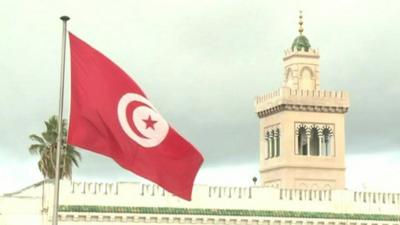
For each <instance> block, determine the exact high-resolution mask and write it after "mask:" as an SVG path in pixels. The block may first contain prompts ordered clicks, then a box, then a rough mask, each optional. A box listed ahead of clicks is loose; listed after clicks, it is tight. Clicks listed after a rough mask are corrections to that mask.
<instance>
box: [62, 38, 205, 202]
mask: <svg viewBox="0 0 400 225" xmlns="http://www.w3.org/2000/svg"><path fill="white" fill-rule="evenodd" d="M69 40H70V46H71V77H72V78H71V114H70V125H69V133H68V143H69V144H71V145H75V146H78V147H81V148H85V149H88V150H90V151H93V152H96V153H99V154H102V155H106V156H108V157H111V158H112V159H114V160H115V161H116V162H117V163H118V164H119V165H120V166H122V167H123V168H125V169H127V170H130V171H132V172H134V173H136V174H137V175H139V176H142V177H144V178H147V179H149V180H151V181H153V182H155V183H157V184H158V185H160V186H161V187H163V188H164V189H166V190H167V191H169V192H171V193H173V194H175V195H177V196H179V197H181V198H184V199H186V200H191V195H192V188H193V182H194V179H195V177H196V174H197V172H198V170H199V168H200V166H201V164H202V163H203V156H202V155H201V154H200V153H199V151H197V149H196V148H195V147H194V146H193V145H192V144H190V143H189V142H188V141H186V140H185V139H184V138H183V137H182V136H181V135H179V134H178V133H177V132H176V131H175V130H174V129H173V128H172V127H171V126H170V125H169V124H168V123H167V122H166V121H165V119H164V118H163V117H162V116H161V114H160V113H159V112H158V111H157V109H156V108H155V107H154V106H153V105H152V104H151V103H150V102H149V100H148V99H147V98H146V95H145V94H144V93H143V91H142V90H141V89H140V87H139V86H138V85H137V84H136V83H135V82H134V81H133V80H132V79H131V78H130V77H129V76H128V75H127V74H126V73H125V72H124V71H122V69H121V68H119V67H118V66H117V65H115V64H114V63H113V62H112V61H111V60H109V59H108V58H107V57H105V56H104V55H103V54H101V53H100V52H98V51H97V50H96V49H94V48H92V47H91V46H89V45H88V44H86V43H85V42H83V41H82V40H80V39H79V38H77V37H76V36H75V35H73V34H72V33H69Z"/></svg>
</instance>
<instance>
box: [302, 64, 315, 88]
mask: <svg viewBox="0 0 400 225" xmlns="http://www.w3.org/2000/svg"><path fill="white" fill-rule="evenodd" d="M299 89H301V90H315V76H314V73H313V72H312V70H311V69H310V68H309V67H307V66H305V67H303V68H302V69H301V72H300V79H299Z"/></svg>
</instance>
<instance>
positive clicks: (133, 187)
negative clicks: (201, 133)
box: [46, 181, 400, 214]
mask: <svg viewBox="0 0 400 225" xmlns="http://www.w3.org/2000/svg"><path fill="white" fill-rule="evenodd" d="M47 185H51V184H47ZM60 187H61V189H60V193H61V194H60V204H61V205H97V206H102V205H104V206H131V207H172V208H174V207H179V208H182V207H184V208H214V209H252V210H285V211H308V212H332V213H363V214H369V213H374V214H397V213H398V212H400V193H380V192H354V191H349V190H300V189H278V188H269V187H258V186H254V187H226V186H206V185H195V187H194V189H193V196H192V201H191V202H188V201H185V200H182V199H180V198H178V197H175V196H173V195H172V194H170V193H169V192H166V191H165V190H164V189H162V188H160V187H159V186H157V185H153V184H140V183H122V182H121V183H88V182H82V183H79V182H70V181H62V182H61V185H60ZM46 189H47V190H48V191H46V193H47V194H49V195H50V196H49V197H50V198H47V199H51V196H52V193H51V187H48V188H46ZM48 204H49V205H51V202H48Z"/></svg>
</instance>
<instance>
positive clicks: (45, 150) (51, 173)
mask: <svg viewBox="0 0 400 225" xmlns="http://www.w3.org/2000/svg"><path fill="white" fill-rule="evenodd" d="M44 123H45V124H46V131H45V132H42V135H41V136H38V135H36V134H32V135H30V136H29V138H30V139H32V141H35V142H36V143H35V144H32V145H31V146H30V147H29V152H30V153H31V154H33V155H40V160H39V162H38V167H39V170H40V172H41V173H42V174H43V176H44V177H45V178H50V179H54V178H55V167H56V152H57V136H58V134H57V133H58V131H57V130H58V120H57V117H56V116H52V117H50V119H49V121H45V122H44ZM66 125H67V121H66V120H63V123H62V130H63V132H62V133H63V136H62V141H61V143H62V147H61V152H60V178H69V179H71V176H72V166H73V165H75V166H76V167H78V161H80V160H81V155H80V154H79V152H77V151H76V150H75V149H74V147H72V146H71V145H68V144H67V142H66V139H67V128H66Z"/></svg>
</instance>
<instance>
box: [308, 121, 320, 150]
mask: <svg viewBox="0 0 400 225" xmlns="http://www.w3.org/2000/svg"><path fill="white" fill-rule="evenodd" d="M310 155H319V137H318V128H316V127H313V128H311V138H310Z"/></svg>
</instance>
